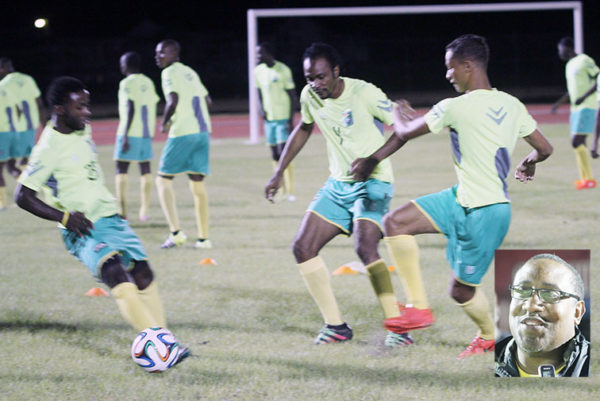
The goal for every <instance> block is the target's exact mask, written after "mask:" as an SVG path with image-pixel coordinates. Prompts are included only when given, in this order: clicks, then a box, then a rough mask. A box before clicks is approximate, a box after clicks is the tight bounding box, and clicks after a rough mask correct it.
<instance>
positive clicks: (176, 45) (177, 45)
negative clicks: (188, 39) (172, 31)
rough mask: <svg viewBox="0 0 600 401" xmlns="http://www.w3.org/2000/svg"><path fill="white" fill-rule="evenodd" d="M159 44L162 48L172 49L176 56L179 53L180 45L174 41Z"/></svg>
mask: <svg viewBox="0 0 600 401" xmlns="http://www.w3.org/2000/svg"><path fill="white" fill-rule="evenodd" d="M160 43H162V45H163V46H164V47H170V48H172V49H174V50H175V52H176V53H177V54H179V53H180V52H181V45H180V44H179V42H178V41H176V40H175V39H165V40H163V41H162V42H160Z"/></svg>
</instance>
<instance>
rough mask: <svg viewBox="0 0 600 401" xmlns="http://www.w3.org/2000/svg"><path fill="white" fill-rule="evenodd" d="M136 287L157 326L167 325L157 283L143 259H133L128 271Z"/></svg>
mask: <svg viewBox="0 0 600 401" xmlns="http://www.w3.org/2000/svg"><path fill="white" fill-rule="evenodd" d="M129 273H130V275H131V277H132V278H133V281H134V282H135V284H136V285H137V287H138V294H139V296H140V299H141V300H142V303H143V304H144V305H145V306H146V309H148V311H149V312H150V314H151V315H152V318H153V319H154V321H155V322H157V325H158V327H167V320H166V318H165V312H164V308H163V304H162V300H161V298H160V294H159V291H158V284H157V283H156V280H154V273H153V272H152V270H151V269H150V266H149V265H148V262H147V261H145V260H135V261H134V262H133V268H132V269H131V271H130V272H129Z"/></svg>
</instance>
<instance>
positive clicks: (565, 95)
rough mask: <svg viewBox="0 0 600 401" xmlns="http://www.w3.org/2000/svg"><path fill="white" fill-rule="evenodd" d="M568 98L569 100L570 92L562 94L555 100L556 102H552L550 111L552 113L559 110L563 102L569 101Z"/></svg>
mask: <svg viewBox="0 0 600 401" xmlns="http://www.w3.org/2000/svg"><path fill="white" fill-rule="evenodd" d="M568 100H569V92H566V93H565V94H564V95H562V96H561V97H560V98H558V100H557V101H556V102H554V104H552V108H551V109H550V112H551V113H552V114H554V113H556V110H558V107H559V106H560V105H561V104H563V103H567V101H568Z"/></svg>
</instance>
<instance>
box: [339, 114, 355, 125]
mask: <svg viewBox="0 0 600 401" xmlns="http://www.w3.org/2000/svg"><path fill="white" fill-rule="evenodd" d="M342 124H343V125H344V127H349V126H351V125H352V124H354V117H353V115H352V110H346V111H344V113H343V117H342Z"/></svg>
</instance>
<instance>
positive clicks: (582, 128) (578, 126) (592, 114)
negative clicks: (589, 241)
mask: <svg viewBox="0 0 600 401" xmlns="http://www.w3.org/2000/svg"><path fill="white" fill-rule="evenodd" d="M595 122H596V110H594V109H587V108H586V109H581V110H577V111H572V112H571V115H570V117H569V125H570V126H571V134H573V135H589V134H593V133H594V124H595Z"/></svg>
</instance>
